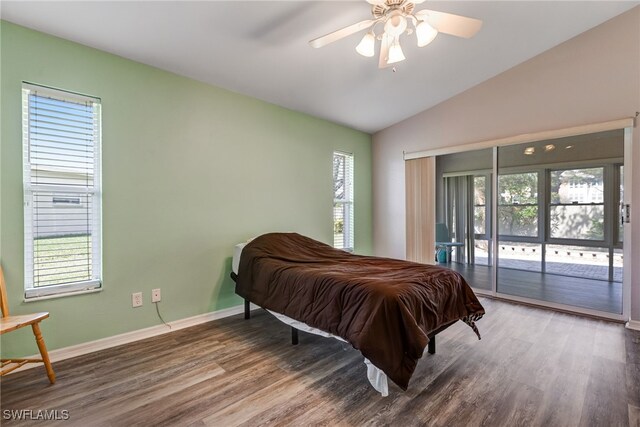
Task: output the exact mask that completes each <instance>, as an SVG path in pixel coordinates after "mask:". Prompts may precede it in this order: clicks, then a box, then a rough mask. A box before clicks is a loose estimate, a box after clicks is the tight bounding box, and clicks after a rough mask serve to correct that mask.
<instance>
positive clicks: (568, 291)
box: [436, 130, 629, 315]
mask: <svg viewBox="0 0 640 427" xmlns="http://www.w3.org/2000/svg"><path fill="white" fill-rule="evenodd" d="M627 139H629V138H628V137H627ZM624 157H625V131H624V130H615V131H607V132H600V133H595V134H588V135H580V136H572V137H567V138H559V139H552V140H544V141H537V142H532V143H525V144H515V145H507V146H501V147H496V148H492V149H483V150H474V151H468V152H463V153H455V154H447V155H442V156H438V157H437V159H436V176H437V182H438V186H437V191H436V193H437V206H436V222H437V224H436V241H437V243H436V250H437V252H436V260H437V261H438V262H439V263H441V264H442V265H445V266H447V267H449V268H452V269H454V270H456V271H458V272H460V273H461V274H462V275H463V276H464V277H465V278H466V279H467V281H468V282H469V283H470V284H471V286H472V287H474V288H475V289H476V290H478V291H480V292H488V293H491V294H494V295H499V296H504V297H508V298H512V299H516V300H522V301H529V302H538V303H542V304H546V305H550V306H554V307H560V308H569V307H575V308H576V309H577V310H578V311H585V312H604V313H608V314H611V315H621V314H622V313H623V279H624V274H623V267H624V266H623V263H624V257H623V245H624V243H623V241H624V226H623V225H622V220H623V218H622V215H621V205H622V203H623V200H624V185H623V183H624ZM438 233H439V235H438Z"/></svg>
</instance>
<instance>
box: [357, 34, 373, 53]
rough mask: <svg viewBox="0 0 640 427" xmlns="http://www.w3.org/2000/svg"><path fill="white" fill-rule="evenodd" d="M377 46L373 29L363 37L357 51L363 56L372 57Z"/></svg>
mask: <svg viewBox="0 0 640 427" xmlns="http://www.w3.org/2000/svg"><path fill="white" fill-rule="evenodd" d="M375 47H376V36H375V35H374V34H373V31H369V32H368V33H367V34H365V35H364V37H362V40H360V43H358V46H356V52H358V53H359V54H360V55H362V56H366V57H367V58H371V57H372V56H373V55H375Z"/></svg>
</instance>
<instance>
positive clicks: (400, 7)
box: [309, 0, 482, 68]
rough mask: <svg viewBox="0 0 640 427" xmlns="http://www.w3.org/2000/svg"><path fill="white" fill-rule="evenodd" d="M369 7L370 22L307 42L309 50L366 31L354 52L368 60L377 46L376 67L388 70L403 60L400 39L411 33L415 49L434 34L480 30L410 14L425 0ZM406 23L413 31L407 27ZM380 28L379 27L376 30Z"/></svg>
mask: <svg viewBox="0 0 640 427" xmlns="http://www.w3.org/2000/svg"><path fill="white" fill-rule="evenodd" d="M366 1H367V2H368V3H369V4H371V14H372V15H373V17H372V19H366V20H364V21H360V22H358V23H355V24H352V25H349V26H347V27H344V28H341V29H339V30H337V31H334V32H332V33H329V34H327V35H324V36H322V37H318V38H317V39H313V40H311V41H310V42H309V44H310V45H311V46H312V47H315V48H320V47H323V46H326V45H328V44H329V43H333V42H335V41H338V40H340V39H342V38H344V37H347V36H350V35H351V34H354V33H357V32H359V31H363V30H366V29H370V30H369V31H368V32H367V33H366V34H365V35H364V37H363V38H362V40H361V41H360V43H359V44H358V46H356V52H358V53H359V54H360V55H363V56H367V57H372V56H374V55H375V43H376V40H379V41H380V42H381V43H380V58H379V62H378V66H379V67H380V68H385V67H388V66H389V65H392V64H395V63H396V62H400V61H403V60H404V59H405V56H404V53H403V52H402V48H401V47H400V36H401V35H402V34H405V33H406V34H412V33H414V32H415V34H416V39H417V41H418V47H424V46H426V45H428V44H429V43H431V42H432V41H433V39H434V38H435V37H436V36H437V35H438V33H443V34H450V35H452V36H457V37H463V38H467V39H468V38H471V37H473V36H475V35H476V33H477V32H478V31H479V30H480V27H482V21H480V20H479V19H474V18H467V17H465V16H460V15H454V14H451V13H445V12H438V11H435V10H429V9H422V10H419V11H417V12H414V8H415V6H416V5H417V4H421V3H424V2H425V0H366ZM409 23H411V24H412V27H413V28H410V27H409ZM379 25H381V26H382V28H381V29H378V28H377V27H378V26H379Z"/></svg>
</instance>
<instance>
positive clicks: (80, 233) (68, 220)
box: [22, 83, 102, 298]
mask: <svg viewBox="0 0 640 427" xmlns="http://www.w3.org/2000/svg"><path fill="white" fill-rule="evenodd" d="M22 103H23V105H22V117H23V129H22V132H23V159H24V162H23V163H24V165H23V166H24V170H23V176H24V235H25V296H26V297H27V298H34V297H43V296H49V295H54V294H60V293H68V292H80V291H87V290H93V289H98V288H100V286H101V279H102V277H101V275H102V268H101V240H102V239H101V191H100V100H99V99H97V98H92V97H87V96H83V95H78V94H75V93H70V92H64V91H60V90H55V89H50V88H45V87H40V86H35V85H31V84H26V83H25V84H23V88H22Z"/></svg>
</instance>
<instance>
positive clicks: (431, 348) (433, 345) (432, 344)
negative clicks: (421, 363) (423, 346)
mask: <svg viewBox="0 0 640 427" xmlns="http://www.w3.org/2000/svg"><path fill="white" fill-rule="evenodd" d="M427 351H428V352H429V354H436V337H435V336H433V337H431V339H430V340H429V344H427Z"/></svg>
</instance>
